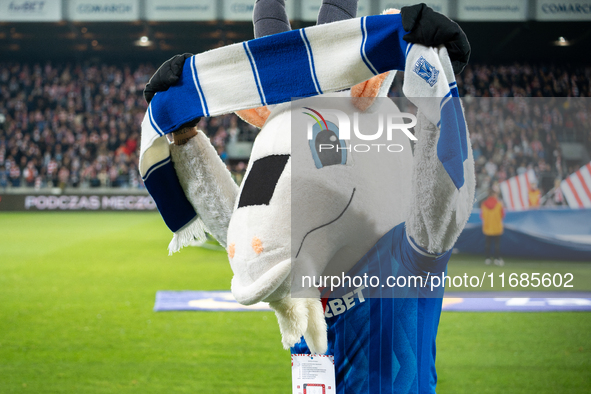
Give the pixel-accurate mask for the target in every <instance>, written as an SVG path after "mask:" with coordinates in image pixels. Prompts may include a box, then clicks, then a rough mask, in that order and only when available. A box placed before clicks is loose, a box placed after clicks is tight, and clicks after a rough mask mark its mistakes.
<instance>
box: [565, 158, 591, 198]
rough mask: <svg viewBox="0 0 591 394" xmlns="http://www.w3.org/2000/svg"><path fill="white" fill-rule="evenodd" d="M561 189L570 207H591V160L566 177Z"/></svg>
mask: <svg viewBox="0 0 591 394" xmlns="http://www.w3.org/2000/svg"><path fill="white" fill-rule="evenodd" d="M560 189H561V190H562V194H564V197H566V202H568V206H569V207H571V208H591V162H590V163H588V164H587V165H586V166H583V167H581V168H580V169H579V170H578V171H576V172H574V173H572V174H570V175H569V176H568V177H566V179H565V180H564V181H562V182H561V183H560Z"/></svg>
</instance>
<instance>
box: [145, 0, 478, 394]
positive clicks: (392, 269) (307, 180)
mask: <svg viewBox="0 0 591 394" xmlns="http://www.w3.org/2000/svg"><path fill="white" fill-rule="evenodd" d="M356 9H357V2H356V0H343V1H339V0H325V1H324V2H323V4H322V7H321V9H320V13H319V17H318V24H317V26H312V27H309V28H305V29H300V30H291V28H290V25H289V21H288V18H287V15H286V14H285V9H284V2H283V0H258V1H257V3H256V4H255V9H254V15H253V19H254V23H255V36H256V37H257V38H256V39H254V40H251V41H247V42H243V43H239V44H234V45H230V46H227V47H222V48H218V49H214V50H212V51H208V52H205V53H202V54H198V55H195V56H193V55H190V54H185V55H177V56H175V57H174V58H172V59H170V60H169V61H167V62H166V63H164V64H163V65H162V66H161V67H160V69H159V70H158V71H157V72H156V73H155V74H154V76H153V77H152V79H151V80H150V82H149V84H148V85H147V86H146V90H145V92H144V94H145V97H146V99H147V100H148V102H149V103H150V105H149V107H148V110H147V112H146V116H145V118H144V121H143V123H142V147H141V155H140V172H141V175H142V177H143V179H144V182H145V185H146V187H147V189H148V190H149V192H150V194H151V195H152V196H153V198H154V200H155V202H156V204H157V206H158V209H159V211H160V213H161V214H162V216H163V218H164V220H165V222H166V224H167V225H168V227H169V228H170V229H171V230H172V231H173V232H174V236H173V240H172V241H171V243H170V246H169V250H170V252H171V253H172V252H176V251H178V250H179V249H180V248H181V247H183V246H185V245H187V244H188V243H189V242H191V241H192V240H193V239H195V238H202V237H204V231H207V232H209V233H210V234H212V235H213V236H214V237H215V238H216V239H217V240H218V241H219V242H220V244H221V245H222V246H224V247H225V248H226V250H227V252H228V257H229V261H230V265H231V267H232V270H233V272H234V277H233V279H232V293H233V295H234V297H235V298H236V300H237V301H238V302H240V303H242V304H245V305H250V304H253V303H257V302H260V301H264V302H268V303H269V305H270V306H271V308H273V309H274V310H275V313H276V315H277V319H278V322H279V328H280V331H281V335H282V342H283V345H284V347H285V348H286V349H289V348H291V352H292V355H302V354H319V355H326V356H329V357H331V359H332V360H334V369H335V370H334V378H335V381H336V388H335V387H334V386H333V387H330V386H327V387H324V389H325V392H327V393H329V392H335V393H341V394H344V393H354V394H361V393H371V394H374V393H394V392H396V393H434V392H435V385H436V381H437V375H436V373H435V337H436V334H437V327H438V324H439V317H440V313H441V307H442V295H443V286H441V284H440V283H438V284H437V285H436V286H433V284H434V282H435V279H438V280H439V278H441V277H442V275H445V271H446V266H447V262H448V260H449V257H450V254H451V249H452V247H453V245H454V243H455V241H456V239H457V237H458V235H459V234H460V232H461V231H462V229H463V227H464V225H465V223H466V221H467V219H468V216H469V214H470V211H471V208H472V203H473V199H474V187H475V180H474V165H473V158H472V151H471V147H470V144H469V143H468V141H469V136H468V130H467V128H466V124H465V121H464V115H463V110H462V107H461V103H460V102H459V98H458V91H457V87H456V84H455V77H454V74H455V73H458V72H461V70H462V69H463V67H464V66H465V65H466V63H467V60H468V57H469V53H470V49H469V45H468V42H467V40H466V37H465V35H464V34H463V32H462V31H461V29H460V28H459V27H458V26H457V24H455V23H454V22H452V21H451V20H449V19H448V18H446V17H444V16H443V15H441V14H438V13H436V12H434V11H433V10H432V9H430V8H429V7H427V6H425V5H424V4H420V5H416V6H411V7H404V8H403V9H402V11H401V12H399V11H396V10H389V11H386V12H385V13H384V14H383V15H376V16H369V17H363V18H355V14H356ZM327 22H330V23H327ZM396 70H401V71H405V75H404V85H403V91H404V93H405V95H406V97H408V99H409V100H410V101H411V102H412V104H414V106H416V108H417V109H418V110H417V113H416V117H415V116H414V115H413V116H409V114H405V113H401V111H400V110H399V108H398V107H397V106H396V105H394V103H393V102H392V101H391V100H389V99H385V98H382V99H380V98H379V97H386V96H387V92H388V90H389V88H390V85H391V83H392V81H393V78H394V75H395V73H396ZM293 97H300V99H294V100H292V98H293ZM376 98H377V99H376ZM231 111H235V112H236V113H237V114H238V115H239V116H240V117H242V118H243V119H244V120H246V121H247V122H249V123H251V124H253V125H255V126H258V127H260V128H261V131H260V133H259V135H258V136H257V138H256V140H255V143H254V146H253V150H252V154H251V158H250V162H249V165H248V168H247V172H246V175H245V178H244V181H243V182H242V185H241V186H240V188H239V187H238V186H237V185H236V184H235V183H234V181H233V180H232V178H231V176H230V173H229V171H228V170H227V169H226V166H225V164H224V163H223V162H222V161H221V159H220V158H219V156H218V155H217V153H216V151H215V149H214V148H213V146H212V145H211V143H210V141H209V139H208V138H207V136H206V135H205V134H204V133H203V132H201V131H199V130H197V129H196V128H195V127H194V126H195V124H196V121H197V120H198V119H199V118H200V117H202V116H216V115H221V114H224V113H228V112H231ZM376 114H389V116H390V118H388V119H389V120H388V122H390V121H392V119H398V120H399V122H398V129H397V130H396V129H395V130H394V131H393V132H391V133H390V132H389V133H388V144H391V145H392V146H395V147H396V150H395V152H396V153H391V152H390V153H388V152H386V153H384V152H383V153H374V154H363V153H359V152H357V151H356V150H354V149H352V148H351V147H353V146H356V144H357V145H358V144H359V143H368V142H367V139H368V137H367V135H368V134H371V133H373V130H375V128H376V124H377V123H376ZM348 119H354V122H353V123H354V125H353V127H352V128H353V129H354V132H350V128H349V129H348V128H347V127H346V125H347V122H348ZM409 119H410V120H411V121H410V123H409V122H408V120H409ZM401 122H402V123H403V125H400V123H401ZM296 125H305V127H296ZM382 125H383V124H382ZM382 125H380V126H379V127H380V128H379V130H380V131H381V130H382V128H381V127H382ZM412 127H414V135H413V134H411V133H410V131H409V130H408V128H412ZM359 130H362V131H363V132H364V134H362V133H360V132H359ZM368 130H369V131H368ZM170 136H173V138H172V139H173V140H174V143H171V140H170V139H169V138H167V137H170ZM411 140H412V141H414V154H413V148H411V142H410V141H411ZM323 148H324V149H323ZM345 275H346V276H348V277H357V278H363V277H364V276H365V277H366V278H367V277H368V276H374V275H375V276H377V277H378V278H380V279H382V280H384V282H380V283H385V279H386V278H387V277H394V278H400V277H404V278H405V279H406V278H411V277H412V278H415V285H413V286H411V285H410V281H409V282H408V284H402V285H401V284H400V283H399V282H398V283H397V284H398V286H386V287H384V286H383V285H382V286H374V284H372V285H368V283H367V282H366V281H365V282H364V283H361V282H359V283H356V282H355V281H354V280H353V281H352V282H353V283H351V281H349V282H348V283H344V282H345V280H344V278H345ZM326 277H331V278H334V277H340V278H343V283H340V284H339V286H336V287H335V286H333V284H334V283H332V282H329V283H326V281H325V282H324V283H319V281H318V280H312V281H308V282H307V285H306V284H305V283H306V282H305V280H304V278H321V279H322V278H326ZM416 280H419V282H420V284H419V285H416ZM320 282H321V281H320ZM405 283H406V281H405ZM292 357H293V356H292ZM292 362H293V358H292ZM308 389H310V390H311V389H312V387H311V386H310V387H309V388H308ZM303 391H305V389H304V390H303ZM294 392H302V390H301V389H297V388H296V387H295V386H294Z"/></svg>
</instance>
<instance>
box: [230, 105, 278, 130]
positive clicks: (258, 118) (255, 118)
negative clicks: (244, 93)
mask: <svg viewBox="0 0 591 394" xmlns="http://www.w3.org/2000/svg"><path fill="white" fill-rule="evenodd" d="M270 114H271V111H270V110H269V108H267V107H266V106H264V107H258V108H251V109H243V110H240V111H236V115H238V116H239V117H240V118H241V119H242V120H243V121H245V122H247V123H250V124H251V125H253V126H255V127H258V128H259V129H260V128H262V127H263V125H264V124H265V122H266V121H267V118H268V117H269V115H270Z"/></svg>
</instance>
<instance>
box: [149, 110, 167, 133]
mask: <svg viewBox="0 0 591 394" xmlns="http://www.w3.org/2000/svg"><path fill="white" fill-rule="evenodd" d="M148 118H149V119H150V124H151V125H152V128H153V129H154V130H156V133H158V135H160V136H163V135H164V133H163V132H162V130H161V129H160V127H158V124H157V123H156V121H155V120H154V115H153V114H152V106H151V105H150V106H148Z"/></svg>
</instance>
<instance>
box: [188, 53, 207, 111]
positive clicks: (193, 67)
mask: <svg viewBox="0 0 591 394" xmlns="http://www.w3.org/2000/svg"><path fill="white" fill-rule="evenodd" d="M191 73H192V74H193V83H195V88H196V89H197V93H199V99H200V100H201V108H202V109H203V113H204V114H205V116H209V110H208V108H207V100H205V95H204V94H203V89H202V88H201V84H200V83H199V75H198V73H197V65H196V64H195V56H193V57H191Z"/></svg>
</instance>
